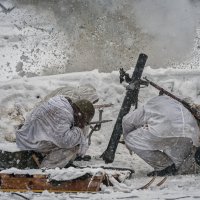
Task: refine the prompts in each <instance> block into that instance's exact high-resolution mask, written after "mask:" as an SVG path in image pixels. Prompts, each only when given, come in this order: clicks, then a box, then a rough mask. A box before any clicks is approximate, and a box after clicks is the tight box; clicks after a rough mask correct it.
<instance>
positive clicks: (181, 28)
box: [134, 0, 197, 67]
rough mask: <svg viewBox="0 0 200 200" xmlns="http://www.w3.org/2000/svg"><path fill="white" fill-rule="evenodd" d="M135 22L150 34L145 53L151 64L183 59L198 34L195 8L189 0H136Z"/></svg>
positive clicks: (162, 64) (163, 64) (160, 64)
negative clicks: (196, 32) (196, 33)
mask: <svg viewBox="0 0 200 200" xmlns="http://www.w3.org/2000/svg"><path fill="white" fill-rule="evenodd" d="M134 5H135V6H134V14H135V17H136V24H137V26H138V27H139V28H140V29H141V32H143V33H144V34H147V35H148V40H147V41H146V46H145V47H144V50H143V51H145V53H147V54H148V55H149V60H148V61H149V64H150V65H152V66H153V65H156V66H158V67H164V66H165V65H166V64H167V62H177V61H178V62H182V61H184V60H185V59H186V57H187V56H188V55H189V53H190V51H191V49H192V47H193V45H194V38H195V30H196V24H197V22H196V19H197V18H196V12H195V9H194V7H193V5H192V4H191V2H190V1H189V0H176V1H171V0H142V1H134Z"/></svg>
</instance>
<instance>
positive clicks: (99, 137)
mask: <svg viewBox="0 0 200 200" xmlns="http://www.w3.org/2000/svg"><path fill="white" fill-rule="evenodd" d="M4 6H6V7H7V8H12V4H10V3H9V2H7V3H6V2H5V1H4ZM27 7H29V6H27ZM30 9H31V12H32V13H31V15H29V12H28V11H30ZM34 13H35V18H37V14H38V13H37V12H36V10H34V9H33V8H29V9H21V10H20V9H17V8H16V9H14V10H13V12H11V13H10V14H9V15H6V14H5V13H3V12H0V19H1V21H0V26H1V38H0V40H1V44H0V47H1V48H0V56H1V65H0V94H1V95H0V149H3V150H5V151H6V150H10V151H16V150H17V147H16V145H15V143H9V142H8V141H7V140H6V138H7V137H10V135H11V136H12V134H13V133H14V132H15V130H16V128H17V126H18V125H19V124H20V122H21V121H22V120H23V119H21V118H20V116H21V114H23V115H24V116H26V114H27V113H28V112H29V111H30V110H31V109H32V108H33V107H34V106H35V105H36V104H37V103H38V102H40V101H41V100H42V99H43V98H44V97H45V96H46V95H48V94H49V93H50V92H51V91H53V90H54V89H57V88H59V87H63V86H66V85H71V86H79V85H82V84H83V83H90V84H92V85H93V86H94V87H95V88H96V89H97V93H98V95H99V97H100V100H99V102H98V104H105V103H113V104H114V105H113V106H112V107H109V108H105V109H104V112H103V119H112V120H113V121H112V122H110V123H106V124H103V125H102V128H101V130H100V131H99V132H95V133H94V134H93V137H92V144H91V146H90V148H89V150H88V152H87V154H88V155H91V156H92V159H91V161H88V162H86V161H85V162H83V161H76V162H74V164H75V165H79V166H94V167H100V166H103V165H105V166H113V167H126V168H131V169H134V170H135V174H134V175H133V176H132V178H131V179H127V180H125V182H124V183H121V184H116V183H115V184H114V185H115V186H114V187H106V186H102V191H101V192H99V193H77V194H66V193H62V194H55V193H49V192H47V191H44V192H43V193H42V194H37V193H32V192H27V193H24V194H23V195H24V196H26V197H27V198H30V199H32V200H47V199H48V200H49V199H52V200H54V199H55V200H57V199H58V200H63V199H94V200H100V199H133V198H137V199H168V200H171V199H199V198H200V192H199V188H200V176H199V175H184V176H172V177H168V178H167V180H166V182H165V183H164V184H163V185H162V186H160V187H158V186H156V183H158V182H159V181H160V180H161V178H159V177H158V178H157V179H156V181H155V183H153V184H152V186H151V187H150V188H149V189H147V190H137V189H138V188H140V187H141V186H143V185H145V184H146V183H147V182H149V180H150V178H148V177H147V176H146V174H147V173H148V172H150V171H152V168H151V167H150V166H149V165H147V164H146V163H145V162H144V161H143V160H141V159H140V158H139V157H137V155H135V154H133V155H130V154H129V151H128V150H127V149H126V147H125V146H124V145H123V144H119V145H118V149H117V152H116V157H115V160H114V162H113V163H111V164H107V165H106V164H105V163H104V162H103V160H102V159H101V158H99V156H100V155H101V154H102V153H103V152H104V151H105V149H106V147H107V144H108V142H109V139H110V135H111V133H112V130H113V127H114V124H115V120H116V116H117V115H118V113H119V109H120V107H121V104H122V101H123V98H124V95H125V92H126V90H125V86H126V84H125V83H123V84H120V83H119V73H118V71H112V72H110V73H102V72H99V71H98V70H97V69H94V70H92V71H83V72H76V73H75V72H74V73H66V74H58V73H63V72H65V71H66V63H67V62H68V58H70V56H71V54H72V52H71V48H70V44H68V43H67V42H63V41H67V39H68V38H67V36H66V35H65V34H64V32H62V31H57V30H55V27H56V21H55V19H54V17H52V16H53V14H52V13H51V11H49V12H48V13H45V12H44V13H43V14H41V15H40V20H41V23H42V24H43V26H36V25H37V24H34V23H35V21H37V20H36V19H35V18H33V16H34ZM22 16H23V17H22ZM46 16H48V17H49V20H50V21H51V24H46V25H44V23H45V17H46ZM8 18H9V20H10V24H9V23H5V21H6V20H7V22H8ZM24 18H25V19H26V20H25V21H24ZM41 27H42V28H41ZM199 38H200V30H199V29H197V36H196V40H195V44H194V50H193V52H192V53H191V55H190V58H189V59H187V60H186V61H185V62H183V63H175V64H174V65H172V66H171V67H167V68H159V69H153V68H152V67H150V66H146V67H145V70H144V74H143V76H147V77H148V78H149V79H150V80H153V81H154V82H156V83H157V84H159V85H160V86H161V87H163V88H165V89H167V90H169V91H171V92H173V93H174V94H176V95H178V96H182V97H190V98H192V100H193V101H194V102H195V103H197V104H200V81H199V80H200V79H199V77H200V48H199V45H200V43H199V42H200V40H199ZM8 40H9V42H8ZM63 52H65V53H63ZM63 54H65V55H66V56H65V57H63ZM27 56H28V60H27ZM134 62H136V61H135V60H133V61H132V65H133V66H134ZM55 66H56V67H55ZM128 72H129V74H131V73H132V72H133V68H131V69H130V70H129V71H128ZM49 74H55V75H49ZM38 75H40V76H38ZM41 75H46V76H41ZM33 76H34V77H33ZM155 95H158V91H157V90H156V89H154V88H152V87H151V86H149V87H148V88H143V89H141V91H140V95H139V105H142V104H143V103H145V102H146V101H147V100H148V99H149V98H151V97H153V96H155ZM97 118H98V112H96V114H95V117H94V120H96V119H97ZM10 170H11V172H15V173H17V170H16V169H13V168H12V169H10ZM87 170H89V171H90V172H92V169H87ZM26 172H27V173H33V172H34V173H35V171H31V170H28V171H26ZM58 172H62V173H61V175H60V174H58V178H61V177H63V173H65V171H63V170H61V169H55V170H51V173H52V174H56V173H58ZM95 172H96V171H95ZM75 174H76V173H75ZM113 181H114V180H113ZM0 199H1V200H4V199H5V200H7V199H10V200H12V199H21V198H20V197H18V196H16V195H14V194H12V193H3V192H0Z"/></svg>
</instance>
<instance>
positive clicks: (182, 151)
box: [122, 96, 200, 176]
mask: <svg viewBox="0 0 200 200" xmlns="http://www.w3.org/2000/svg"><path fill="white" fill-rule="evenodd" d="M122 126H123V136H124V140H125V144H126V146H127V148H128V149H129V150H131V151H133V152H134V153H136V154H137V155H138V156H139V157H140V158H142V159H143V160H144V161H145V162H146V163H148V164H149V165H150V166H152V167H153V168H154V171H153V172H151V173H149V174H148V175H149V176H164V175H175V174H185V173H195V171H194V170H195V169H196V168H195V167H196V166H197V165H196V163H195V159H194V155H195V152H196V148H197V147H198V146H199V145H200V144H199V141H200V130H199V127H198V125H197V121H196V119H195V118H194V117H193V115H192V114H191V113H190V112H189V111H188V110H187V109H186V108H185V107H184V106H183V105H182V104H181V103H179V102H178V101H176V100H174V99H172V98H170V97H168V96H157V97H154V98H152V99H151V100H149V101H148V102H147V103H146V104H145V105H144V106H143V107H140V108H138V109H136V110H134V111H130V112H129V113H128V114H127V115H126V116H125V117H124V118H123V123H122Z"/></svg>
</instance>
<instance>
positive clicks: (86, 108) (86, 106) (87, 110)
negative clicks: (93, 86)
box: [75, 99, 95, 123]
mask: <svg viewBox="0 0 200 200" xmlns="http://www.w3.org/2000/svg"><path fill="white" fill-rule="evenodd" d="M75 104H76V106H77V107H78V108H79V109H80V111H81V112H82V113H83V114H84V119H85V122H86V123H89V122H91V120H92V118H93V117H94V113H95V109H94V106H93V104H92V103H91V102H90V101H88V100H86V99H82V100H78V101H76V102H75Z"/></svg>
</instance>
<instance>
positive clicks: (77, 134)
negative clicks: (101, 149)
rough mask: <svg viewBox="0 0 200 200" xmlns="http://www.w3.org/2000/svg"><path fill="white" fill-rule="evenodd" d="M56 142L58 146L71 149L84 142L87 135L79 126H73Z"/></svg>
mask: <svg viewBox="0 0 200 200" xmlns="http://www.w3.org/2000/svg"><path fill="white" fill-rule="evenodd" d="M56 142H57V144H56V145H57V146H58V147H60V148H67V149H70V148H72V147H75V146H77V145H81V144H82V143H84V142H85V136H84V134H83V131H82V130H81V129H80V128H79V127H73V128H71V129H70V128H69V129H68V130H67V131H66V132H65V133H64V134H63V135H62V136H61V138H60V139H58V140H56Z"/></svg>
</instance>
